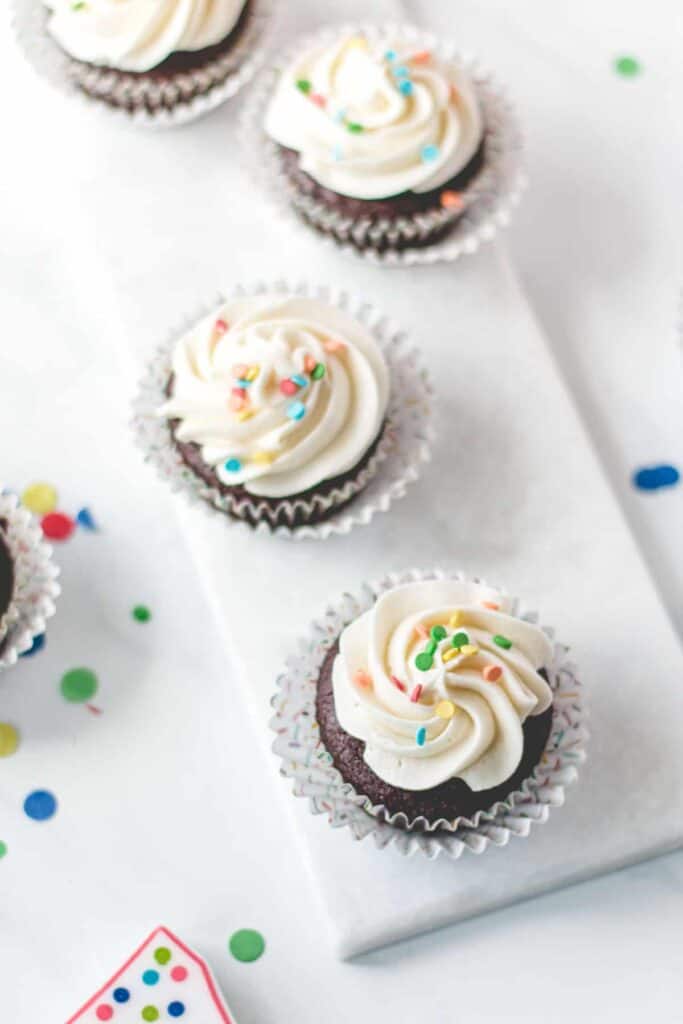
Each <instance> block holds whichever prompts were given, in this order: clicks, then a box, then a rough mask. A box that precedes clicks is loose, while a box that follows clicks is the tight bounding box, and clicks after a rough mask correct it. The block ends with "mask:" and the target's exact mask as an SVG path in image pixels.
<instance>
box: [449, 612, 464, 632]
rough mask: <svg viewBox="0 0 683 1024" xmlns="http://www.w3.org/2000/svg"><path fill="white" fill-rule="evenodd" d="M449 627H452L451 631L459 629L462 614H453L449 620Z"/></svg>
mask: <svg viewBox="0 0 683 1024" xmlns="http://www.w3.org/2000/svg"><path fill="white" fill-rule="evenodd" d="M448 625H449V626H450V628H451V629H457V628H458V626H461V625H462V612H453V614H452V615H451V617H450V619H449V620H448Z"/></svg>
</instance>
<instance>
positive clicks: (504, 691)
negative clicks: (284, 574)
mask: <svg viewBox="0 0 683 1024" xmlns="http://www.w3.org/2000/svg"><path fill="white" fill-rule="evenodd" d="M509 609H510V602H509V599H507V598H506V597H504V596H503V595H501V594H500V593H499V592H498V591H495V590H493V589H492V588H490V587H487V586H484V585H482V584H476V583H471V582H464V581H459V580H426V581H420V582H415V583H408V584H405V585H402V586H399V587H395V588H394V589H392V590H390V591H388V592H387V593H385V594H383V595H382V596H381V597H380V598H379V599H378V600H377V602H376V604H375V605H374V607H373V608H371V609H370V610H369V611H368V612H366V613H365V614H364V615H361V616H360V617H359V618H358V619H356V620H355V621H354V622H352V623H351V625H349V626H347V627H346V629H345V630H344V631H343V632H342V634H341V637H340V643H339V654H338V655H337V657H336V659H335V662H334V666H333V676H332V679H333V686H334V700H335V710H336V714H337V718H338V720H339V724H340V725H341V727H342V728H343V729H344V730H345V732H347V733H349V734H350V735H351V736H354V737H356V738H357V739H360V740H363V741H364V742H365V754H364V758H365V761H366V763H367V764H368V765H369V766H370V768H371V769H372V770H373V772H374V773H375V774H376V775H378V776H379V777H380V778H381V779H383V780H384V781H385V782H387V783H388V784H389V785H392V786H398V787H400V788H402V789H407V790H423V789H430V788H432V787H433V786H437V785H439V784H440V783H442V782H446V781H447V780H448V779H452V778H460V779H463V780H464V781H465V782H466V783H467V784H468V785H469V787H470V788H471V789H472V790H475V791H478V790H485V789H491V788H493V787H494V786H498V785H500V784H501V783H503V782H504V781H505V780H506V779H508V778H509V777H510V776H511V775H512V774H513V773H514V771H515V770H516V768H517V767H518V765H519V762H520V760H521V757H522V752H523V748H524V734H523V731H522V725H523V723H524V721H525V719H526V718H527V717H528V716H529V715H539V714H541V713H542V712H543V711H545V710H546V709H547V708H548V707H549V706H550V704H551V703H552V691H551V689H550V687H549V686H548V683H547V682H546V681H545V679H544V678H543V677H542V676H541V675H539V671H538V670H539V669H541V668H543V667H544V666H546V667H548V666H550V664H551V661H552V656H553V649H552V645H551V644H550V642H549V640H548V638H547V637H546V635H545V633H543V631H542V630H541V629H539V628H538V627H537V626H534V625H532V624H531V623H528V622H524V621H522V620H520V619H517V618H515V617H513V616H512V615H510V611H509Z"/></svg>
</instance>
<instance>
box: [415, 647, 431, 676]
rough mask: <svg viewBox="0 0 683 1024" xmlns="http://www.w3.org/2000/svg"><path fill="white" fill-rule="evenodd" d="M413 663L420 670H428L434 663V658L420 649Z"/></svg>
mask: <svg viewBox="0 0 683 1024" xmlns="http://www.w3.org/2000/svg"><path fill="white" fill-rule="evenodd" d="M415 664H416V665H417V667H418V668H419V670H420V672H428V671H429V669H430V668H431V667H432V665H433V664H434V658H433V657H432V655H431V654H428V653H427V651H422V652H421V653H420V654H418V656H417V658H416V659H415Z"/></svg>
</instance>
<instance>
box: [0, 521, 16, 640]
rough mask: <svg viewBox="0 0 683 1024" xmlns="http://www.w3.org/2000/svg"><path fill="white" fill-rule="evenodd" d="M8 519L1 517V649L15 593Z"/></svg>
mask: <svg viewBox="0 0 683 1024" xmlns="http://www.w3.org/2000/svg"><path fill="white" fill-rule="evenodd" d="M8 528H9V523H8V521H7V519H0V651H1V650H2V647H3V645H4V642H5V637H6V636H7V631H8V629H9V624H10V621H11V617H10V605H11V601H12V594H13V593H14V562H13V561H12V556H11V555H10V552H9V548H8V546H7V540H6V534H7V530H8Z"/></svg>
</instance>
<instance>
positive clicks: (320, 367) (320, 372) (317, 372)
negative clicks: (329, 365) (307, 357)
mask: <svg viewBox="0 0 683 1024" xmlns="http://www.w3.org/2000/svg"><path fill="white" fill-rule="evenodd" d="M324 376H325V364H324V363H316V364H315V366H314V367H313V370H312V371H311V377H312V378H313V380H322V379H323V377H324Z"/></svg>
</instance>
